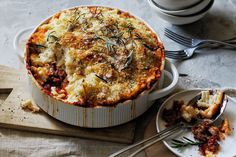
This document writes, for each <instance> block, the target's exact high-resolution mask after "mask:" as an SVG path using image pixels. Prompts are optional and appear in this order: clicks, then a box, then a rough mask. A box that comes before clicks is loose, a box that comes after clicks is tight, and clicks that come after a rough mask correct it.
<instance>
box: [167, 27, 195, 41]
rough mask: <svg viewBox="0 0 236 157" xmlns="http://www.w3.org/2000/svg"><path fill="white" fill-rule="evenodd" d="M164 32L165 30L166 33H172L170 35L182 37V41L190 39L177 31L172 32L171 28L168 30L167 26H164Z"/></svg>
mask: <svg viewBox="0 0 236 157" xmlns="http://www.w3.org/2000/svg"><path fill="white" fill-rule="evenodd" d="M165 32H167V33H168V34H172V35H174V36H176V37H177V38H179V39H182V40H184V41H188V42H191V41H192V39H191V38H187V37H184V36H182V35H180V34H177V33H175V32H173V31H172V30H170V29H168V28H165Z"/></svg>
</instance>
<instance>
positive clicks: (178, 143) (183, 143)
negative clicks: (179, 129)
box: [171, 137, 202, 148]
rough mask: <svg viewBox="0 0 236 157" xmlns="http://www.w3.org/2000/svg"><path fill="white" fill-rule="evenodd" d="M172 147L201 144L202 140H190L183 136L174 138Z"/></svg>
mask: <svg viewBox="0 0 236 157" xmlns="http://www.w3.org/2000/svg"><path fill="white" fill-rule="evenodd" d="M171 144H172V145H171V147H172V148H183V147H187V146H199V145H201V144H202V142H199V141H193V140H190V139H189V138H187V137H183V138H182V140H176V139H173V140H172V142H171Z"/></svg>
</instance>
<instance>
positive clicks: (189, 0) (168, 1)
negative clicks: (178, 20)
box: [153, 0, 204, 10]
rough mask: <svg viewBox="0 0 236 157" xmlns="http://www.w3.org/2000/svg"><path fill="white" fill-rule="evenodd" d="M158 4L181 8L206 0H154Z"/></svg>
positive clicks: (164, 6)
mask: <svg viewBox="0 0 236 157" xmlns="http://www.w3.org/2000/svg"><path fill="white" fill-rule="evenodd" d="M153 1H154V2H155V3H156V4H158V5H159V6H161V7H162V8H164V9H168V10H180V9H186V8H188V7H191V6H194V5H196V4H197V3H199V2H200V1H204V0H153Z"/></svg>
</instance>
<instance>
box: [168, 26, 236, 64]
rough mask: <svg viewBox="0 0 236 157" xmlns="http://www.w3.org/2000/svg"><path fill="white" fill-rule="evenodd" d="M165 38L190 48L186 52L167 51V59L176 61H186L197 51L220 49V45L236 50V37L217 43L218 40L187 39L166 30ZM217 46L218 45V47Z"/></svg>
mask: <svg viewBox="0 0 236 157" xmlns="http://www.w3.org/2000/svg"><path fill="white" fill-rule="evenodd" d="M165 36H167V37H168V38H170V39H171V40H173V41H175V42H177V43H179V44H181V45H184V46H187V47H190V48H187V49H184V50H177V51H168V50H167V51H166V53H165V54H166V57H168V58H172V59H176V60H184V59H188V58H191V57H192V56H193V54H194V53H195V52H196V50H199V49H202V48H206V47H208V48H209V47H210V48H218V47H219V45H224V46H228V47H230V48H233V49H236V37H234V38H230V39H227V40H224V41H217V40H208V39H206V40H201V39H192V38H187V37H184V36H182V35H179V34H177V33H175V32H173V31H171V30H169V29H167V28H165ZM216 44H217V45H216Z"/></svg>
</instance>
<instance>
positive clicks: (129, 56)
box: [122, 50, 134, 70]
mask: <svg viewBox="0 0 236 157" xmlns="http://www.w3.org/2000/svg"><path fill="white" fill-rule="evenodd" d="M133 53H134V51H133V50H131V52H130V53H129V55H128V57H127V61H126V63H125V66H124V67H123V68H122V70H123V69H126V68H128V67H129V65H130V64H131V62H132V60H133Z"/></svg>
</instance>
